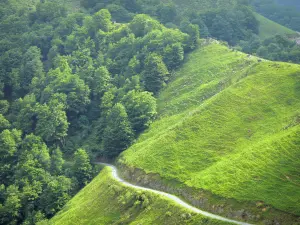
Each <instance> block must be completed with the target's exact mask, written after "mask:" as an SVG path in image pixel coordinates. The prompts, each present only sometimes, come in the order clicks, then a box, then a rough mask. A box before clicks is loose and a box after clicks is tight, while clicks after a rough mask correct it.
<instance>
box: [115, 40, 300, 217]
mask: <svg viewBox="0 0 300 225" xmlns="http://www.w3.org/2000/svg"><path fill="white" fill-rule="evenodd" d="M299 81H300V66H299V65H293V64H288V63H279V62H278V63H275V62H270V61H264V60H263V61H261V60H260V59H257V58H255V57H252V56H247V55H245V54H242V53H239V52H235V51H232V50H230V49H228V48H227V47H225V46H222V45H219V44H216V43H214V44H210V45H208V46H205V47H202V48H200V49H199V50H197V51H195V52H194V53H192V54H191V55H190V56H189V58H188V60H187V63H186V64H185V65H184V66H183V68H182V69H180V70H179V71H177V73H176V75H175V76H174V77H173V80H172V81H171V82H170V84H169V85H168V86H167V88H166V89H165V90H164V91H163V92H162V93H161V95H160V96H159V99H158V105H159V113H160V118H159V119H158V120H157V121H156V122H155V123H154V124H152V126H151V128H150V129H149V130H148V131H147V132H146V133H144V134H143V135H141V137H140V138H139V139H138V141H137V143H136V144H134V145H133V146H132V147H131V148H130V149H129V150H127V151H125V152H124V154H123V155H122V157H121V158H120V159H119V163H120V164H123V165H125V166H126V167H127V169H129V170H133V168H139V169H141V170H142V171H144V172H145V173H147V174H157V175H159V177H160V178H161V179H162V180H161V181H162V182H163V183H165V184H166V185H167V186H173V185H172V184H176V182H177V183H179V184H180V187H181V188H183V189H185V190H189V189H190V188H192V190H194V197H195V196H197V197H199V195H200V198H202V197H203V196H206V197H207V196H208V195H210V194H213V196H216V197H215V198H214V201H215V200H216V201H217V203H215V202H212V203H211V204H206V206H207V208H210V209H212V208H214V206H215V204H219V205H222V204H224V202H223V200H224V199H232V200H234V203H232V202H231V203H232V205H233V206H232V207H235V206H238V205H242V204H244V203H247V204H246V205H249V207H247V206H245V205H243V206H242V208H245V207H247V209H248V208H249V210H250V211H251V212H253V213H255V214H257V217H258V218H259V220H261V219H262V218H268V217H269V216H270V217H271V218H277V220H283V219H284V220H286V221H288V220H289V219H287V218H288V217H285V216H283V214H282V213H281V212H287V213H291V214H294V215H297V216H299V215H300V189H299V185H300V177H299V171H300V162H299V157H300V151H299V146H300V145H299V132H300V126H299V122H300V119H299V118H300V117H299V113H300V111H299V109H300V98H299V97H300V86H299ZM138 179H142V178H135V180H138ZM148 182H149V181H148ZM149 183H150V182H149ZM175 188H176V187H175ZM203 190H204V191H203ZM206 192H207V193H206ZM202 195H203V196H202ZM197 197H196V198H197ZM221 199H222V200H221ZM224 201H225V200H224ZM235 201H236V202H235ZM220 202H221V203H220ZM276 210H277V211H276ZM225 214H226V213H225ZM291 217H293V216H291ZM291 220H292V219H291Z"/></svg>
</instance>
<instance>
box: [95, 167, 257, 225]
mask: <svg viewBox="0 0 300 225" xmlns="http://www.w3.org/2000/svg"><path fill="white" fill-rule="evenodd" d="M95 164H99V165H104V166H108V167H110V168H111V169H112V175H113V178H114V179H115V180H117V181H118V182H120V183H122V184H125V185H126V186H128V187H132V188H135V189H139V190H144V191H150V192H152V193H156V194H159V195H162V196H165V197H168V198H169V199H171V200H173V201H174V202H176V203H177V204H179V205H181V206H183V207H184V208H186V209H189V210H191V211H193V212H195V213H198V214H201V215H203V216H206V217H209V218H212V219H216V220H220V221H224V222H229V223H233V224H239V225H251V224H249V223H245V222H239V221H236V220H231V219H227V218H225V217H222V216H218V215H215V214H212V213H209V212H206V211H203V210H200V209H198V208H196V207H194V206H191V205H189V204H188V203H186V202H184V201H182V200H181V199H180V198H178V197H176V196H175V195H171V194H168V193H166V192H162V191H157V190H154V189H150V188H145V187H141V186H137V185H133V184H131V183H128V182H127V181H125V180H123V179H122V178H121V177H119V175H118V170H117V167H115V166H114V165H111V164H107V163H101V162H95Z"/></svg>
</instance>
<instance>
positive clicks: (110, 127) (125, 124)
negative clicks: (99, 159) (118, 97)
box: [103, 103, 134, 157]
mask: <svg viewBox="0 0 300 225" xmlns="http://www.w3.org/2000/svg"><path fill="white" fill-rule="evenodd" d="M133 136H134V135H133V132H132V128H131V125H130V122H129V120H128V116H127V113H126V110H125V107H124V106H123V105H122V104H120V103H117V104H116V105H115V106H114V107H113V108H112V110H111V112H110V114H109V116H108V119H107V127H106V128H105V130H104V134H103V147H104V151H105V153H106V155H107V156H109V157H115V156H117V155H118V154H120V153H121V152H122V151H124V150H125V149H127V148H128V147H129V146H130V144H131V143H132V141H133Z"/></svg>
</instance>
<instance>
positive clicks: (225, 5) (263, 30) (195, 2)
mask: <svg viewBox="0 0 300 225" xmlns="http://www.w3.org/2000/svg"><path fill="white" fill-rule="evenodd" d="M173 2H174V3H175V5H176V6H177V7H178V9H179V10H178V11H179V12H181V13H185V12H187V14H188V12H193V11H194V10H197V12H201V13H207V12H210V11H216V10H222V9H232V8H234V7H235V6H236V5H237V4H238V1H237V0H230V1H229V0H227V1H226V0H218V1H211V0H188V1H180V0H173ZM255 16H256V19H257V20H258V21H259V23H260V25H259V37H260V38H262V39H266V38H269V37H272V36H274V35H277V34H279V35H288V34H296V32H295V31H293V30H291V29H289V28H287V27H285V26H282V25H280V24H278V23H276V22H274V21H272V20H269V19H267V18H266V17H264V16H262V15H260V14H258V13H255Z"/></svg>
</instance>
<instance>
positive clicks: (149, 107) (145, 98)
mask: <svg viewBox="0 0 300 225" xmlns="http://www.w3.org/2000/svg"><path fill="white" fill-rule="evenodd" d="M122 103H123V104H124V106H125V108H126V112H127V114H128V117H129V120H130V122H131V124H132V128H133V130H134V131H135V132H136V133H140V132H142V131H143V130H145V129H146V128H148V127H149V125H150V124H151V122H152V121H153V120H154V118H155V116H156V114H157V112H156V99H155V98H154V97H153V96H152V94H151V93H149V92H140V91H135V90H133V91H130V92H128V93H127V94H126V95H125V96H124V97H123V99H122Z"/></svg>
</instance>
